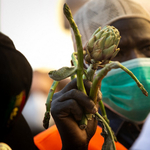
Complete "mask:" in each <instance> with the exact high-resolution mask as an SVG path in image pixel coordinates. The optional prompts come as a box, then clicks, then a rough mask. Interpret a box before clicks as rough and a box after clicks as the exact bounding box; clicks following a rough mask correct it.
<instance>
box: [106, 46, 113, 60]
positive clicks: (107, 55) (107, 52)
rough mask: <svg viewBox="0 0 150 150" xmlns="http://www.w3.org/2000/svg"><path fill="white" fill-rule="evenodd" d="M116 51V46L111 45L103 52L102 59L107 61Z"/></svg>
mask: <svg viewBox="0 0 150 150" xmlns="http://www.w3.org/2000/svg"><path fill="white" fill-rule="evenodd" d="M115 50H116V45H112V46H111V47H109V48H107V49H105V50H104V51H103V59H105V60H107V59H109V60H110V58H111V56H112V55H113V53H114V52H115Z"/></svg>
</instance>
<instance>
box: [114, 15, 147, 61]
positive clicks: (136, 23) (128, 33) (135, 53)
mask: <svg viewBox="0 0 150 150" xmlns="http://www.w3.org/2000/svg"><path fill="white" fill-rule="evenodd" d="M112 25H113V26H115V27H116V28H117V29H118V30H119V31H120V35H121V40H120V43H119V46H118V47H119V48H120V51H119V53H118V54H117V56H116V57H115V58H114V59H113V61H115V60H117V61H119V62H123V61H127V60H130V59H134V58H142V57H143V58H144V57H150V22H148V21H147V20H144V19H140V18H135V19H133V18H132V19H131V18H130V19H122V20H119V21H116V22H115V23H113V24H112Z"/></svg>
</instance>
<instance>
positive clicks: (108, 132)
mask: <svg viewBox="0 0 150 150" xmlns="http://www.w3.org/2000/svg"><path fill="white" fill-rule="evenodd" d="M96 119H97V120H98V121H99V122H100V123H101V125H102V133H101V135H102V136H103V137H104V143H103V146H102V150H116V147H115V143H114V134H113V132H112V129H111V128H110V126H109V125H108V124H107V122H106V121H105V120H104V118H103V117H102V116H101V115H100V114H99V113H96Z"/></svg>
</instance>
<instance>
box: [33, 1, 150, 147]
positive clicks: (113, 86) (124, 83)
mask: <svg viewBox="0 0 150 150" xmlns="http://www.w3.org/2000/svg"><path fill="white" fill-rule="evenodd" d="M74 20H75V22H76V24H77V26H78V28H79V31H80V33H81V35H82V44H83V47H84V46H85V45H86V43H87V41H88V40H89V39H90V37H91V35H92V34H93V32H94V31H95V30H96V29H97V28H98V27H102V28H103V27H104V26H106V25H112V26H114V27H116V28H117V29H118V30H119V32H120V35H121V41H120V43H119V46H118V47H119V48H120V52H119V53H118V55H117V56H116V57H115V58H114V59H113V61H119V62H121V63H122V64H123V65H124V66H125V67H127V68H128V69H129V70H131V71H132V72H133V73H134V74H135V76H136V77H137V78H138V79H139V81H140V82H141V83H142V84H143V85H144V87H145V88H146V90H147V91H148V93H150V76H149V73H150V58H149V57H150V16H149V14H148V13H147V11H146V10H145V9H144V8H143V7H142V6H141V5H139V4H138V3H136V2H133V1H131V0H90V1H89V2H87V3H86V4H85V5H84V6H83V7H81V9H80V10H79V11H77V13H76V14H75V16H74ZM72 35H73V34H72ZM73 42H74V49H75V51H76V45H75V39H74V35H73ZM85 67H88V66H87V64H86V63H85ZM85 86H86V88H87V89H89V87H90V84H85ZM76 89H77V87H76V82H75V81H74V80H73V81H72V82H70V83H69V84H68V85H67V86H66V87H65V88H64V89H63V90H62V91H60V92H58V93H56V94H55V95H54V98H53V102H52V115H53V118H54V120H55V123H56V126H57V128H56V126H53V127H52V128H49V129H48V130H46V131H44V132H43V133H41V134H39V135H37V136H36V137H35V138H34V141H35V144H36V145H37V147H39V148H40V149H44V146H45V147H46V146H47V148H51V147H53V146H56V147H57V146H58V149H60V148H61V147H62V149H63V150H67V149H78V150H80V149H82V150H84V149H92V150H94V149H96V148H97V149H98V148H99V149H100V148H101V147H100V144H101V143H103V140H102V138H101V137H100V136H99V137H96V135H97V133H98V131H97V130H98V129H99V127H98V126H97V122H96V121H95V120H94V118H93V120H92V121H91V122H90V123H89V126H90V128H88V127H87V130H80V129H79V127H78V125H77V122H78V121H79V120H80V119H81V116H82V109H83V108H85V106H86V107H87V108H88V110H87V111H89V112H91V113H92V112H93V110H94V108H95V107H94V105H93V104H92V102H91V100H90V99H89V98H88V97H86V96H85V95H84V94H83V93H81V92H80V91H78V90H76ZM101 92H102V100H103V102H104V105H105V107H106V112H107V116H108V119H109V121H110V126H111V128H112V130H113V131H114V133H115V135H116V137H117V139H118V141H119V142H120V143H121V144H122V145H124V146H125V147H126V148H127V149H129V148H130V147H131V145H132V144H133V143H134V141H135V140H136V139H137V137H138V136H139V134H140V132H141V129H142V126H143V123H144V122H145V119H146V118H147V115H148V114H149V111H150V101H149V97H145V96H144V95H143V94H142V93H141V91H140V90H139V88H138V87H137V85H136V83H135V82H134V80H132V78H131V77H130V76H129V75H127V74H126V73H125V72H124V71H122V70H121V69H114V70H111V71H110V72H109V73H108V75H107V76H106V77H105V78H104V79H103V81H102V85H101ZM79 99H80V100H82V102H83V103H84V104H83V103H82V104H81V103H80V102H79ZM86 99H87V100H86ZM86 103H87V104H86ZM95 111H96V110H95ZM99 125H100V124H99ZM100 126H101V125H100ZM91 127H92V128H93V130H92V131H91V130H90V129H91ZM96 127H97V128H96ZM57 129H58V130H57ZM58 131H59V132H58ZM54 133H55V136H54ZM59 133H60V136H59ZM94 133H95V134H94ZM93 135H94V136H93ZM57 137H58V138H57ZM60 137H61V138H60ZM53 139H54V140H56V139H57V140H56V141H57V142H56V143H55V142H54V141H53ZM96 140H97V142H96V143H97V144H95V145H94V144H93V143H94V141H96ZM50 141H51V142H50ZM52 141H53V142H52ZM98 141H99V142H98ZM100 141H101V142H100ZM51 143H52V144H51ZM58 143H59V144H58ZM92 144H93V145H94V146H95V147H94V146H93V145H92ZM96 146H97V147H96ZM56 149H57V148H56ZM120 149H121V148H120ZM122 149H123V147H122Z"/></svg>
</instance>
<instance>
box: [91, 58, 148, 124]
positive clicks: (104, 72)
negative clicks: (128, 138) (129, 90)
mask: <svg viewBox="0 0 150 150" xmlns="http://www.w3.org/2000/svg"><path fill="white" fill-rule="evenodd" d="M117 68H121V69H122V70H124V71H125V72H126V73H128V74H129V75H130V76H131V77H132V79H133V80H134V81H135V82H136V83H137V86H138V87H139V88H140V89H141V91H142V92H143V94H144V95H145V96H148V92H147V91H146V90H145V88H144V87H143V85H142V84H141V83H140V82H139V80H138V79H137V78H136V77H135V75H134V74H133V73H132V72H131V71H130V70H128V69H127V68H126V67H124V66H123V65H122V64H121V63H119V62H118V61H114V62H113V61H111V62H110V63H109V64H106V65H105V66H104V68H102V69H101V70H100V71H99V72H98V74H97V75H96V77H95V79H94V81H93V83H92V87H91V89H90V95H89V96H90V98H91V99H93V100H94V102H95V103H96V101H97V92H98V90H99V88H100V87H101V82H102V79H103V78H104V77H105V76H106V75H107V73H108V72H109V71H110V70H111V69H117ZM99 104H100V109H101V111H102V116H104V118H105V119H106V121H107V122H109V121H108V119H107V114H106V111H105V108H104V105H103V102H102V100H101V101H100V103H99Z"/></svg>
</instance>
